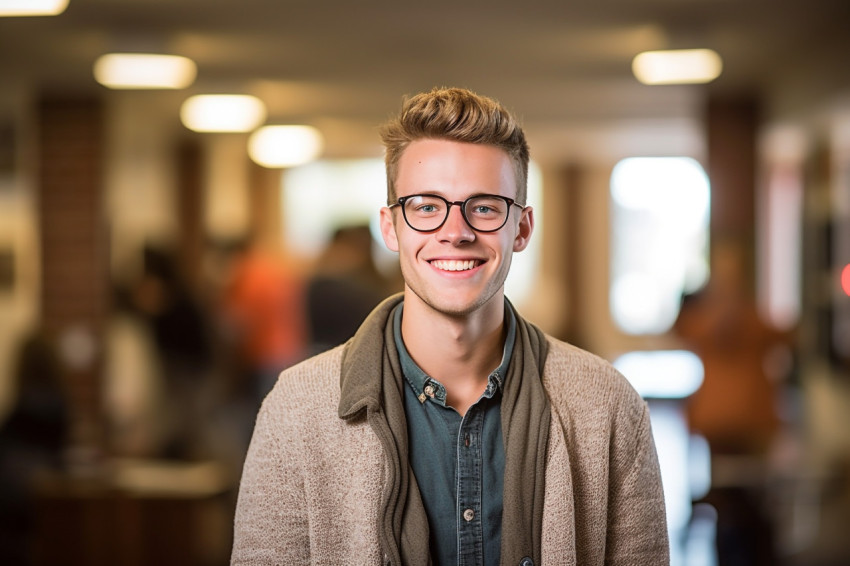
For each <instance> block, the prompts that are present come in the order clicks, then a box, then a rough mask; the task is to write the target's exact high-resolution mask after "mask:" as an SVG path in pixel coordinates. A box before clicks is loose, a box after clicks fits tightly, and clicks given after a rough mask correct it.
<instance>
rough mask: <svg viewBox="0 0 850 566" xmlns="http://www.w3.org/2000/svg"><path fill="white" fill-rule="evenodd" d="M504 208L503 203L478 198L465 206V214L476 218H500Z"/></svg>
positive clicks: (488, 198) (498, 200)
mask: <svg viewBox="0 0 850 566" xmlns="http://www.w3.org/2000/svg"><path fill="white" fill-rule="evenodd" d="M504 208H505V202H504V201H503V200H501V199H498V198H493V197H479V198H476V199H474V200H471V201H470V202H469V204H468V205H467V213H468V214H471V215H473V216H478V217H493V216H501V215H502V213H503V211H504Z"/></svg>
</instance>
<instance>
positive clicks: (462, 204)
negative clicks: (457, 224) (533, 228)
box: [388, 193, 525, 234]
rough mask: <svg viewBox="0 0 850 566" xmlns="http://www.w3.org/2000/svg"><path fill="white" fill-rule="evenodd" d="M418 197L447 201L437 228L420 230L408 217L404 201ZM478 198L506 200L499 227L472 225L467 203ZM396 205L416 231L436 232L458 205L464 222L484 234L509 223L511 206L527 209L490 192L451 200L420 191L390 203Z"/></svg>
mask: <svg viewBox="0 0 850 566" xmlns="http://www.w3.org/2000/svg"><path fill="white" fill-rule="evenodd" d="M416 197H430V198H438V199H440V200H441V201H443V202H444V203H446V215H445V216H444V217H443V221H442V222H440V224H438V225H437V226H436V227H435V228H431V229H429V230H420V229H419V228H414V227H413V225H412V224H411V223H410V221H409V220H408V219H407V209H406V208H405V207H404V203H405V202H407V201H408V200H410V199H412V198H416ZM477 198H497V199H501V200H503V201H505V203H506V204H507V205H508V212H507V214H505V219H504V220H502V223H501V224H500V225H499V227H498V228H493V229H491V230H479V229H478V228H476V227H475V226H473V225H472V222H470V221H469V218H467V216H466V205H467V203H468V202H469V201H471V200H474V199H477ZM394 206H401V215H402V216H403V217H404V222H405V224H407V225H408V226H409V227H410V229H411V230H415V231H416V232H436V231H437V230H439V229H440V228H442V227H443V224H445V223H446V220H448V219H449V214H451V212H452V206H458V207H460V214H461V216H463V220H464V222H466V225H467V226H469V227H470V228H472V229H473V230H475V231H476V232H480V233H482V234H490V233H493V232H498V231H499V230H501V229H502V228H504V227H505V224H507V223H508V218H509V217H510V215H511V211H510V208H511V206H518V207H519V208H520V210H524V209H525V207H524V206H523V205H521V204H519V203H518V202H517V201H515V200H514V199H512V198H510V197H505V196H502V195H489V194H482V195H472V196H471V197H469V198H467V199H466V200H455V201H450V200H448V199H447V198H445V197H441V196H440V195H434V194H430V193H420V194H416V195H407V196H404V197H399V199H398V200H397V201H396V202H394V203H393V204H391V205H389V207H388V208H393V207H394Z"/></svg>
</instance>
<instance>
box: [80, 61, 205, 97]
mask: <svg viewBox="0 0 850 566" xmlns="http://www.w3.org/2000/svg"><path fill="white" fill-rule="evenodd" d="M197 72H198V71H197V67H196V66H195V62H194V61H192V60H191V59H188V58H186V57H180V56H178V55H156V54H151V53H108V54H106V55H103V56H101V57H99V58H98V59H97V61H95V63H94V77H95V79H96V80H97V82H99V83H100V84H102V85H104V86H106V87H109V88H115V89H157V88H163V89H179V88H186V87H187V86H189V85H190V84H192V82H194V80H195V76H196V75H197Z"/></svg>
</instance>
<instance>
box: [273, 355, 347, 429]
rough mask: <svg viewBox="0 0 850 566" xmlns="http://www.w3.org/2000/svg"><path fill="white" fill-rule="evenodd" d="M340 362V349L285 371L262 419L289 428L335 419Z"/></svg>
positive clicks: (309, 359)
mask: <svg viewBox="0 0 850 566" xmlns="http://www.w3.org/2000/svg"><path fill="white" fill-rule="evenodd" d="M341 359H342V346H339V347H336V348H333V349H331V350H328V351H326V352H323V353H321V354H317V355H315V356H313V357H311V358H308V359H306V360H304V361H302V362H300V363H298V364H295V365H294V366H291V367H289V368H287V369H285V370H284V371H283V372H281V374H280V375H279V376H278V379H277V381H276V382H275V385H274V387H273V388H272V390H271V391H270V392H269V394H268V395H267V396H266V398H265V400H264V401H263V405H262V407H261V409H260V414H261V416H264V417H265V418H267V419H269V420H270V421H272V422H279V423H287V424H289V425H297V424H298V423H301V424H304V425H308V424H315V420H316V419H328V418H332V417H336V414H337V406H338V405H339V393H340V388H339V374H340V361H341ZM307 421H310V422H309V423H308V422H307Z"/></svg>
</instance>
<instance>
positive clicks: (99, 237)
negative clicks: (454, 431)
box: [0, 0, 850, 566]
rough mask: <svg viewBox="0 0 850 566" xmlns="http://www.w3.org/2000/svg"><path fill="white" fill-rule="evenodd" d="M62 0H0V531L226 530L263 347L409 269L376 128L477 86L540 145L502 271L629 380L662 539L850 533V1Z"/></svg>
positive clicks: (178, 545)
mask: <svg viewBox="0 0 850 566" xmlns="http://www.w3.org/2000/svg"><path fill="white" fill-rule="evenodd" d="M49 3H50V2H48V1H47V0H39V1H35V0H33V1H30V2H20V1H18V2H15V1H9V0H0V10H2V11H0V14H2V15H0V492H2V493H0V562H2V563H3V564H9V565H12V564H58V563H62V564H87V565H100V564H110V565H114V564H128V565H135V564H178V563H179V564H182V565H186V564H197V565H204V566H207V565H209V566H213V565H221V564H227V562H228V559H229V552H230V544H231V536H232V534H231V529H232V515H233V507H234V505H235V499H236V490H237V488H238V481H239V475H240V472H241V465H242V461H243V458H244V454H245V451H246V450H247V444H248V440H249V438H250V434H251V429H252V426H253V418H254V414H255V413H256V410H257V408H258V407H259V403H260V401H261V399H262V397H263V396H264V395H265V393H266V392H267V391H268V389H269V388H270V387H271V384H272V383H273V381H274V379H275V377H276V375H277V373H278V372H279V371H280V370H281V369H282V368H285V367H287V366H288V365H291V364H293V363H296V362H297V361H299V360H301V359H303V358H304V357H306V356H308V355H310V354H312V353H315V352H319V351H322V350H324V349H327V348H329V347H332V346H334V345H336V344H339V343H341V342H343V341H345V340H346V339H347V338H348V337H349V336H350V335H351V334H352V332H353V329H354V328H356V326H357V324H358V323H359V322H360V321H361V320H362V318H363V317H364V316H365V314H366V313H367V312H368V311H369V310H370V309H371V308H372V307H373V306H374V305H375V304H376V303H377V302H378V301H379V300H381V299H382V298H383V297H386V296H387V295H388V294H390V293H393V292H395V291H398V290H400V289H401V285H400V281H399V274H398V272H397V270H396V266H395V257H394V256H393V255H392V254H390V253H389V252H387V251H386V250H385V249H384V248H383V245H382V244H380V243H379V239H377V238H376V236H377V230H376V221H377V211H378V209H379V208H380V206H382V205H383V203H384V201H385V178H384V172H383V165H382V149H381V146H380V143H379V139H378V135H377V126H378V125H379V124H381V123H383V122H384V121H385V120H386V119H388V118H389V117H390V116H391V115H393V114H394V113H395V112H396V111H397V110H398V108H399V107H400V104H401V101H402V97H403V96H404V95H406V94H414V93H417V92H420V91H423V90H428V89H430V88H432V87H435V86H462V87H467V88H471V89H473V90H475V91H478V92H480V93H482V94H485V95H488V96H491V97H494V98H496V99H498V100H499V101H501V102H502V103H503V104H504V105H505V106H507V107H508V108H509V109H511V110H512V111H513V112H515V113H516V115H517V116H518V117H519V119H520V120H521V122H522V123H523V125H524V128H525V130H526V133H527V135H528V138H529V142H530V145H531V150H532V159H533V164H532V168H531V175H530V179H529V204H531V205H532V206H534V208H535V215H536V220H537V226H536V233H535V240H534V245H532V246H531V247H530V248H529V249H528V250H526V251H524V252H523V253H522V254H518V255H517V256H516V258H515V260H514V262H515V263H514V270H513V273H512V274H511V278H510V280H509V281H508V284H507V294H508V296H509V297H510V298H511V299H512V300H513V302H514V303H515V304H516V305H517V307H518V308H519V310H520V311H521V312H522V313H523V314H524V315H526V316H527V317H528V318H529V319H531V320H532V321H534V322H536V323H537V324H538V325H539V326H540V327H541V328H543V329H544V330H545V331H547V332H549V333H551V334H553V335H554V336H556V337H558V338H561V339H563V340H567V341H570V342H572V343H574V344H576V345H578V346H581V347H583V348H587V349H589V350H591V351H593V352H595V353H597V354H599V355H601V356H603V357H605V358H606V359H609V360H610V361H612V362H613V363H615V365H617V367H618V368H619V369H620V370H621V371H622V372H623V373H624V375H626V377H627V378H628V379H629V380H630V381H631V382H632V383H633V384H634V385H635V387H636V388H637V389H638V391H639V392H640V393H641V394H642V395H643V396H644V397H645V398H646V399H647V401H648V403H649V404H650V409H651V414H652V418H653V423H654V429H655V436H656V443H657V446H658V451H659V455H660V458H661V464H662V472H663V476H664V484H665V495H666V497H667V506H668V519H669V528H670V534H671V551H672V557H673V564H674V565H677V566H678V565H688V566H694V565H701V566H702V565H706V566H708V565H761V564H779V565H789V566H798V565H799V566H803V565H805V566H810V565H813V566H826V565H839V564H840V565H846V564H850V541H848V537H847V535H846V529H847V527H846V525H847V524H850V426H848V424H850V422H848V421H850V58H849V57H850V34H848V33H847V30H848V29H850V3H848V2H845V1H839V0H836V1H827V0H809V1H806V2H803V1H801V0H789V1H787V2H781V3H776V2H773V1H769V0H749V1H747V2H740V1H738V2H735V1H729V0H629V1H625V0H621V1H615V0H608V1H598V0H597V1H594V2H591V1H587V0H574V1H572V2H556V1H553V0H543V1H539V2H538V1H531V2H527V3H522V4H521V3H517V2H505V1H502V0H490V1H488V2H480V1H478V0H470V1H467V2H447V1H443V0H434V1H431V2H427V3H403V2H386V1H383V0H374V1H366V2H360V3H356V4H353V3H347V2H341V1H328V0H326V1H322V0H316V1H311V2H307V1H302V0H280V1H277V2H266V1H260V0H241V1H239V2H235V1H227V0H205V1H200V0H70V2H67V1H59V2H58V4H59V6H57V7H55V8H53V12H55V13H54V15H29V14H27V15H22V14H21V13H20V11H21V10H22V9H26V10H29V9H34V8H36V7H39V6H40V5H42V4H44V5H46V4H49ZM46 8H47V9H48V10H50V9H51V8H50V7H49V6H46ZM16 10H17V13H15V11H16ZM662 50H673V55H674V56H675V55H678V56H691V55H703V56H705V55H707V56H708V59H707V61H708V63H709V69H708V71H707V73H708V74H707V75H706V76H704V77H702V78H700V77H695V76H678V77H669V76H668V77H661V78H655V79H653V78H652V77H648V76H646V75H645V73H646V72H647V71H651V70H652V69H653V68H655V69H660V70H661V71H663V72H666V71H675V70H677V69H678V70H680V71H682V70H683V71H685V73H686V75H687V74H691V73H692V72H693V71H695V70H696V69H697V66H698V64H697V63H696V62H691V61H690V60H688V61H686V62H685V63H681V62H680V63H675V62H673V63H670V62H666V63H665V62H662V63H661V64H660V66H659V65H655V66H653V65H651V64H650V65H649V68H647V67H646V66H645V65H644V64H645V63H647V60H646V58H645V57H643V56H641V57H639V55H641V54H642V53H645V52H655V51H662ZM683 50H686V51H683ZM691 50H697V51H696V53H694V52H693V51H691ZM122 54H123V55H131V56H135V57H129V58H126V57H125V58H124V59H120V58H116V56H117V55H122ZM141 54H148V55H151V54H152V55H159V56H168V57H165V58H163V57H158V58H155V59H154V60H153V61H151V60H149V59H141V58H139V57H138V56H139V55H141ZM154 63H165V65H166V68H165V71H166V76H165V77H164V78H163V77H161V76H160V75H158V74H157V73H158V71H157V72H155V71H156V69H154V66H153V65H154ZM649 63H652V61H651V60H650V61H649ZM136 64H140V69H139V70H135V69H136V67H135V65H136ZM115 72H117V76H116V75H115V74H114V73H115ZM138 73H141V75H140V74H138ZM211 95H215V96H211ZM221 102H226V103H230V104H231V105H235V108H236V110H238V111H241V112H242V114H241V115H240V114H238V113H236V114H232V113H231V112H232V111H233V108H232V107H229V108H220V107H212V106H211V105H212V104H214V103H221ZM280 126H285V128H281V127H280ZM292 126H296V127H292ZM299 136H301V137H299ZM269 140H271V145H270V149H269V146H267V145H265V144H266V143H267V142H268V141H269ZM292 140H294V141H292ZM290 142H291V143H290Z"/></svg>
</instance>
